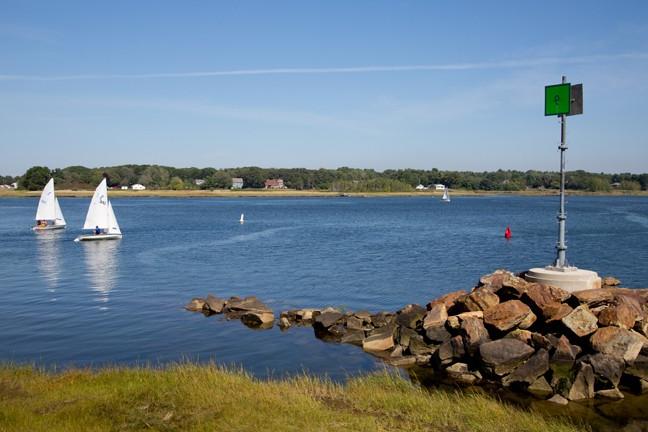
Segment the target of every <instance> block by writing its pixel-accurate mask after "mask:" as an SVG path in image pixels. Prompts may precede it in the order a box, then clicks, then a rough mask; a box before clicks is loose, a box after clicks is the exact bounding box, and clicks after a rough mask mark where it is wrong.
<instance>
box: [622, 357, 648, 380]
mask: <svg viewBox="0 0 648 432" xmlns="http://www.w3.org/2000/svg"><path fill="white" fill-rule="evenodd" d="M625 373H626V374H628V375H631V376H634V377H637V378H641V379H645V380H648V356H645V355H639V356H637V358H636V359H635V361H634V362H633V363H632V364H631V365H630V366H628V367H627V368H626V370H625Z"/></svg>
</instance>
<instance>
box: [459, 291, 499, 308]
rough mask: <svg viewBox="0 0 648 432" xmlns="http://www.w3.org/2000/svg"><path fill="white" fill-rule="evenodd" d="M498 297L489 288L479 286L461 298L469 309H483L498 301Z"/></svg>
mask: <svg viewBox="0 0 648 432" xmlns="http://www.w3.org/2000/svg"><path fill="white" fill-rule="evenodd" d="M499 301H500V300H499V297H498V296H497V294H495V293H494V292H493V291H492V290H491V289H490V288H487V287H479V288H475V289H474V290H473V292H471V293H470V294H468V295H467V296H466V297H464V298H462V299H461V302H462V303H463V305H464V307H465V308H466V309H468V310H469V311H485V310H487V309H488V308H491V307H493V306H495V305H496V304H498V303H499Z"/></svg>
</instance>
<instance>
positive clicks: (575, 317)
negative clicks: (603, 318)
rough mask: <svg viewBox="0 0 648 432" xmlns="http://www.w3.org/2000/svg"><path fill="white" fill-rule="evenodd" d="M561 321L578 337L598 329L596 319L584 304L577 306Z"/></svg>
mask: <svg viewBox="0 0 648 432" xmlns="http://www.w3.org/2000/svg"><path fill="white" fill-rule="evenodd" d="M561 321H562V323H563V324H564V325H565V327H567V328H568V329H569V330H571V332H572V333H574V334H575V335H576V336H578V337H584V336H587V335H589V334H592V333H594V332H595V331H596V329H598V325H597V322H598V320H597V318H596V317H595V316H594V314H593V313H592V312H590V310H589V308H588V307H587V306H586V305H580V306H578V307H577V308H576V309H574V310H573V311H572V312H571V313H570V314H569V315H567V316H565V317H564V318H563V319H562V320H561Z"/></svg>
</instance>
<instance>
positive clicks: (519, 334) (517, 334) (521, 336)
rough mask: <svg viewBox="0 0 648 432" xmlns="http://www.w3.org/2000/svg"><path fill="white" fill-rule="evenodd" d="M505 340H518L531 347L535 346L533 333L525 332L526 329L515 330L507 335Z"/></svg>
mask: <svg viewBox="0 0 648 432" xmlns="http://www.w3.org/2000/svg"><path fill="white" fill-rule="evenodd" d="M504 337H505V338H511V339H517V340H519V341H520V342H524V343H525V344H527V345H529V346H531V345H532V344H533V342H532V338H533V333H532V332H530V331H529V330H524V329H515V330H513V331H511V332H508V333H506V335H505V336H504Z"/></svg>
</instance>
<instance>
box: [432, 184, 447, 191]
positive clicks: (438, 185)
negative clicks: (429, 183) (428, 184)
mask: <svg viewBox="0 0 648 432" xmlns="http://www.w3.org/2000/svg"><path fill="white" fill-rule="evenodd" d="M445 188H446V187H445V185H444V184H435V185H434V190H438V191H442V190H445Z"/></svg>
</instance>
